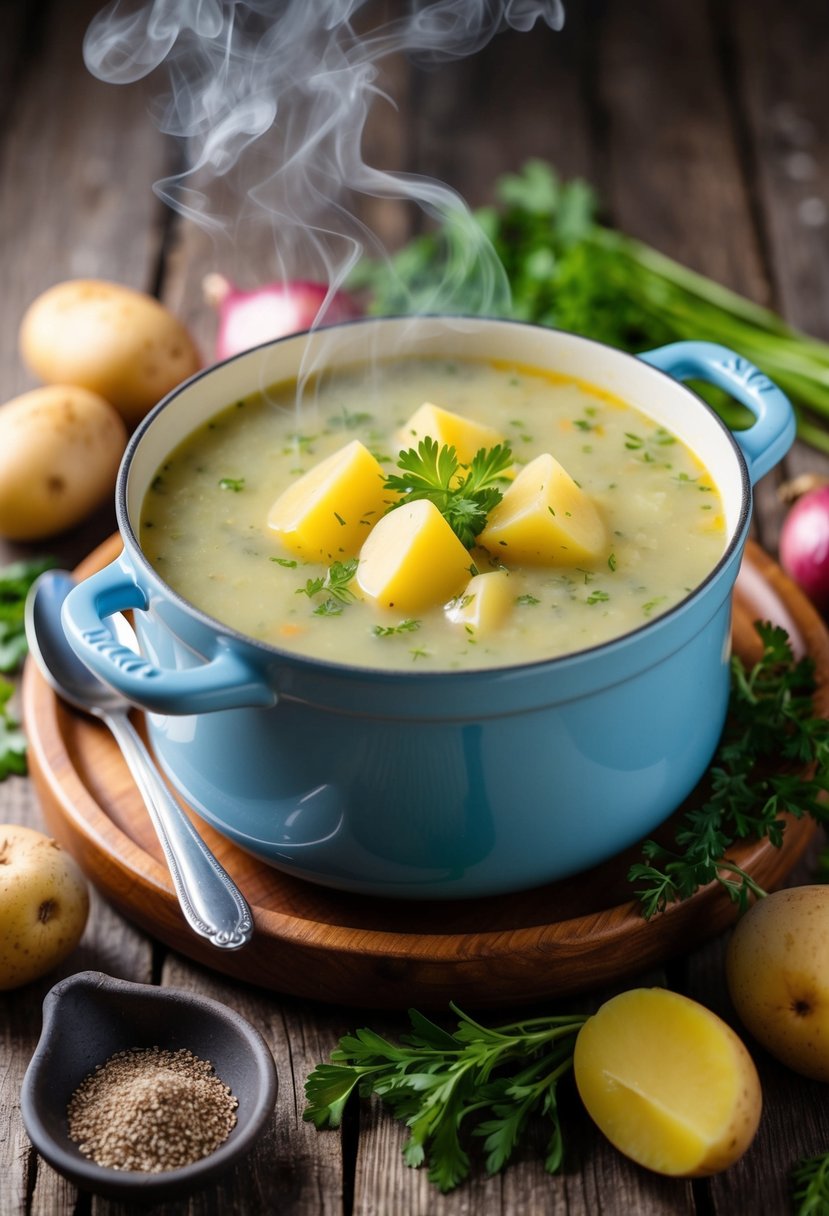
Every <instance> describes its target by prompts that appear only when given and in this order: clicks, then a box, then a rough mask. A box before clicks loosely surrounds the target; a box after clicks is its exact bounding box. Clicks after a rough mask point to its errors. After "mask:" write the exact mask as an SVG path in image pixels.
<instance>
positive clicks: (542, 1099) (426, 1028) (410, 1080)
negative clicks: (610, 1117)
mask: <svg viewBox="0 0 829 1216" xmlns="http://www.w3.org/2000/svg"><path fill="white" fill-rule="evenodd" d="M451 1007H452V1010H453V1011H454V1013H455V1014H456V1015H457V1017H458V1019H459V1020H458V1024H457V1027H456V1029H455V1031H454V1033H452V1034H450V1033H448V1032H447V1031H445V1030H443V1029H442V1028H441V1027H440V1026H437V1025H435V1023H434V1022H431V1021H430V1020H429V1019H427V1018H425V1017H424V1016H423V1015H422V1014H421V1013H418V1012H417V1010H414V1009H412V1010H410V1011H409V1020H410V1023H411V1028H412V1029H411V1033H410V1034H407V1035H405V1036H403V1037H402V1038H401V1041H400V1043H399V1044H395V1043H390V1042H389V1041H388V1040H387V1039H384V1038H382V1037H381V1036H380V1035H378V1034H376V1033H375V1032H374V1031H372V1030H358V1031H356V1033H355V1034H349V1035H345V1036H344V1037H343V1038H342V1039H340V1043H339V1046H338V1047H337V1048H336V1050H335V1051H334V1052H332V1054H331V1062H330V1063H328V1064H319V1065H317V1067H316V1068H315V1069H314V1071H313V1072H312V1073H311V1074H310V1076H309V1077H308V1079H307V1081H306V1083H305V1093H306V1097H307V1099H308V1105H307V1107H306V1109H305V1112H304V1115H303V1118H305V1119H306V1120H308V1121H309V1122H312V1123H313V1124H314V1125H315V1126H316V1127H318V1128H324V1127H338V1126H339V1124H340V1122H341V1120H342V1117H343V1111H344V1109H345V1105H346V1102H347V1101H348V1099H349V1097H350V1095H351V1094H352V1093H354V1092H357V1093H359V1094H361V1095H362V1096H363V1097H368V1096H369V1095H371V1094H377V1095H378V1096H379V1097H380V1098H382V1099H383V1101H384V1102H385V1103H386V1104H387V1105H388V1106H389V1107H390V1108H391V1110H392V1112H393V1113H394V1114H395V1116H396V1117H397V1118H399V1119H401V1120H402V1121H403V1122H404V1123H405V1124H406V1126H407V1127H408V1129H409V1138H408V1140H407V1141H406V1144H405V1145H404V1147H403V1156H404V1159H405V1161H406V1163H407V1165H410V1166H419V1165H421V1164H423V1163H424V1162H427V1163H428V1171H429V1179H430V1181H431V1182H433V1183H435V1185H436V1186H437V1187H439V1189H440V1190H441V1191H449V1190H452V1188H453V1187H456V1186H457V1185H458V1183H460V1182H462V1181H463V1179H464V1178H466V1176H467V1175H468V1173H469V1169H470V1160H469V1153H468V1145H469V1143H470V1140H469V1137H473V1136H474V1137H480V1138H481V1139H482V1140H483V1149H484V1154H485V1164H486V1169H487V1172H488V1173H490V1174H495V1173H498V1171H499V1170H501V1169H503V1167H504V1166H505V1165H506V1164H507V1162H508V1161H509V1159H510V1157H511V1156H512V1153H513V1150H514V1149H515V1147H516V1145H517V1144H518V1142H519V1141H520V1139H521V1137H522V1135H523V1133H524V1131H525V1129H526V1127H527V1123H528V1121H529V1119H530V1118H531V1117H532V1116H534V1115H541V1116H542V1118H545V1119H546V1120H547V1121H548V1124H549V1125H550V1136H549V1141H548V1145H547V1153H546V1159H545V1163H544V1164H545V1167H546V1169H547V1170H549V1171H550V1172H551V1173H554V1172H555V1171H556V1170H558V1169H560V1168H561V1164H562V1158H563V1143H562V1134H561V1126H560V1122H559V1116H558V1109H557V1101H556V1090H557V1086H558V1082H559V1080H560V1079H561V1077H562V1076H564V1075H565V1074H566V1073H567V1072H568V1070H569V1069H570V1067H571V1065H572V1058H573V1045H574V1042H575V1037H576V1035H577V1034H578V1031H579V1029H580V1028H581V1026H582V1024H583V1023H584V1021H585V1018H584V1017H582V1016H569V1017H541V1018H530V1019H527V1020H526V1021H521V1022H512V1023H509V1024H508V1025H505V1026H498V1027H496V1028H494V1029H488V1028H486V1027H484V1026H481V1025H480V1024H479V1023H478V1022H475V1021H473V1019H472V1018H470V1017H468V1016H467V1014H465V1013H462V1012H461V1010H460V1009H458V1008H457V1006H455V1005H452V1006H451Z"/></svg>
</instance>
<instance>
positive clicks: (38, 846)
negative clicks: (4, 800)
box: [0, 823, 89, 992]
mask: <svg viewBox="0 0 829 1216" xmlns="http://www.w3.org/2000/svg"><path fill="white" fill-rule="evenodd" d="M88 915H89V888H88V886H87V882H86V879H85V878H84V876H83V874H82V873H81V869H80V867H79V866H78V864H77V862H76V861H75V860H74V858H73V857H71V856H70V855H69V853H67V852H66V850H65V849H63V848H61V846H60V845H59V844H58V842H57V841H56V840H52V838H51V837H50V836H45V835H44V834H43V833H42V832H37V831H35V829H34V828H26V827H23V826H22V825H20V824H9V823H6V824H0V924H2V925H3V932H2V935H0V991H3V992H5V991H8V990H9V989H11V988H19V987H21V986H22V985H23V984H28V983H30V982H31V981H32V980H34V979H37V978H38V976H41V975H45V974H46V972H47V971H51V970H52V968H53V967H56V966H57V965H58V963H60V962H62V961H63V959H65V958H66V957H67V955H69V954H71V953H72V951H73V950H74V949H75V947H76V946H77V944H78V942H79V941H80V940H81V937H82V936H83V931H84V928H85V927H86V921H87V917H88Z"/></svg>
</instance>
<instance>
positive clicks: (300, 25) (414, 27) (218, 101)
mask: <svg viewBox="0 0 829 1216" xmlns="http://www.w3.org/2000/svg"><path fill="white" fill-rule="evenodd" d="M378 7H379V8H380V10H381V11H382V9H383V8H384V9H385V11H387V12H388V11H389V10H391V11H395V12H399V11H400V10H401V9H402V5H395V4H387V5H385V6H378V5H377V4H375V3H371V2H370V0H144V2H140V3H128V2H125V0H112V3H110V4H109V5H107V7H106V8H105V9H103V10H102V11H101V12H100V13H99V14H98V15H97V16H96V17H95V19H94V20H93V21H92V24H91V25H90V27H89V29H88V31H87V35H86V38H85V41H84V57H85V60H86V64H87V67H88V68H89V70H90V71H91V72H92V73H93V74H94V75H96V76H98V77H99V78H101V79H102V80H105V81H109V82H111V83H114V84H128V83H131V82H134V81H137V80H139V79H141V78H143V77H146V76H148V75H150V74H151V73H153V72H154V71H156V70H157V69H159V68H162V67H163V69H164V70H165V71H166V74H167V77H168V79H169V90H168V92H167V93H166V95H165V96H163V97H161V98H159V100H158V102H157V103H156V105H155V113H154V117H155V120H156V121H157V123H158V125H159V127H160V128H161V129H162V130H163V131H165V132H167V133H168V134H170V135H172V136H175V137H177V138H179V139H180V140H182V141H183V146H184V153H185V162H186V167H185V168H184V169H183V171H182V172H181V173H179V174H177V175H175V176H171V177H168V178H166V179H164V180H162V181H160V182H157V183H156V185H155V189H156V191H157V193H158V194H159V195H160V196H161V197H162V198H163V199H164V200H165V201H166V202H167V203H168V204H169V205H170V206H172V207H174V208H175V209H176V210H178V211H179V212H180V213H181V214H182V215H185V216H187V217H189V218H190V219H192V220H194V221H196V222H197V223H199V224H201V225H203V226H204V227H205V228H206V229H208V230H209V231H211V232H213V233H215V234H217V236H219V235H220V236H225V237H228V238H229V239H230V240H231V241H232V240H233V239H234V237H235V234H236V233H237V231H238V226H239V225H240V224H245V223H251V222H255V223H259V224H261V223H262V221H263V219H265V220H267V223H268V224H269V226H270V228H271V231H272V232H273V236H274V242H273V244H274V252H273V264H272V265H271V266H268V267H266V268H263V269H264V270H265V271H266V273H263V274H262V277H263V278H267V277H272V278H291V277H295V276H296V275H298V274H302V275H303V276H305V277H313V278H318V279H321V280H323V281H327V282H328V283H330V284H331V289H332V291H333V290H335V289H336V288H337V287H339V286H341V285H342V283H343V282H344V281H345V279H346V278H347V276H348V274H349V272H350V270H351V269H352V267H353V266H354V264H355V263H356V262H357V261H358V260H359V258H360V257H361V256H363V254H364V253H367V254H369V255H371V256H379V255H381V254H382V253H383V250H382V249H381V248H380V242H379V239H378V237H377V236H376V235H375V234H374V233H373V232H372V231H371V230H370V229H368V228H367V227H366V225H365V224H364V223H362V222H361V221H360V220H359V219H358V218H357V216H356V214H355V209H356V202H355V196H358V195H368V196H375V197H381V198H395V199H403V200H408V201H410V202H412V203H414V204H416V205H417V206H419V207H420V208H422V210H423V211H424V212H425V213H426V214H427V215H428V216H430V217H432V218H434V219H436V220H439V221H446V220H447V219H450V218H451V220H452V224H451V228H452V232H453V239H451V240H450V242H449V244H448V247H447V251H446V259H445V263H444V265H443V267H442V268H441V270H440V273H439V275H438V277H437V278H436V282H435V297H434V306H433V308H434V310H438V309H439V310H444V311H452V310H453V300H454V298H455V297H456V293H457V291H458V288H459V286H460V284H461V283H465V284H466V290H465V295H464V303H465V306H466V307H467V309H468V306H469V280H470V278H472V279H473V280H474V283H475V286H476V289H477V290H476V295H477V296H478V299H479V303H478V309H477V311H479V312H481V313H486V312H489V313H497V312H501V313H503V312H504V311H505V310H506V308H507V307H508V303H509V289H508V285H507V282H506V278H505V275H504V272H503V268H502V267H501V264H500V262H499V261H498V258H497V256H496V254H495V252H494V250H493V249H492V247H491V246H490V245H489V243H488V241H487V240H486V238H485V237H483V235H482V234H481V232H480V230H479V228H478V226H477V225H476V224H475V223H474V222H473V220H472V218H471V216H470V214H469V212H468V209H467V208H466V205H465V204H464V202H463V200H462V199H461V198H460V197H459V196H458V194H457V193H456V192H454V191H453V190H452V189H450V188H449V187H448V186H446V185H443V184H441V183H440V182H437V181H433V180H431V179H429V178H425V177H419V176H415V175H411V174H405V173H398V172H391V171H388V170H385V169H382V168H377V167H373V166H371V165H369V164H367V163H366V162H365V160H364V159H363V156H362V151H361V141H362V135H363V131H364V128H365V124H366V119H367V116H368V112H369V109H370V107H371V105H372V103H373V102H374V101H375V100H376V99H377V98H378V97H382V98H383V99H384V101H385V102H386V103H387V102H388V101H389V99H388V98H387V97H385V95H384V94H383V93H382V89H381V86H380V83H379V66H378V65H379V64H380V63H381V61H382V60H383V59H385V58H386V57H387V56H389V55H392V54H396V53H400V52H402V53H405V54H408V55H413V56H417V57H419V58H422V59H425V60H426V61H433V62H434V61H441V60H447V59H454V58H460V57H463V56H466V55H469V54H472V53H474V52H476V51H478V50H480V49H481V48H482V47H484V46H485V45H486V44H487V43H488V42H489V41H490V40H491V39H492V38H493V37H494V36H495V35H496V34H497V33H498V32H499V31H500V30H503V29H506V28H512V29H515V30H523V31H527V30H530V29H531V28H532V27H533V25H534V24H535V23H536V21H537V20H542V21H544V22H546V24H547V25H548V26H550V27H551V28H553V29H559V28H561V25H562V24H563V19H564V14H563V10H562V6H561V3H560V0H431V2H426V0H420V2H419V3H415V4H414V5H413V6H411V8H410V9H409V10H408V12H407V15H405V16H400V17H394V18H393V19H391V20H388V21H385V22H383V23H380V24H377V25H373V26H372V25H370V23H369V21H370V17H371V14H372V13H375V12H377V11H378Z"/></svg>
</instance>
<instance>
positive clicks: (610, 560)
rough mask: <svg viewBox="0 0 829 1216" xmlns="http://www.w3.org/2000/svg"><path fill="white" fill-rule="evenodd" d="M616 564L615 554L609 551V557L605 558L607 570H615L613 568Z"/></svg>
mask: <svg viewBox="0 0 829 1216" xmlns="http://www.w3.org/2000/svg"><path fill="white" fill-rule="evenodd" d="M616 565H617V562H616V554H615V553H611V554H610V557H608V559H607V568H608V570H615V569H616Z"/></svg>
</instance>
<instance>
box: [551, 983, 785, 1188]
mask: <svg viewBox="0 0 829 1216" xmlns="http://www.w3.org/2000/svg"><path fill="white" fill-rule="evenodd" d="M573 1066H574V1072H575V1078H576V1085H577V1087H578V1091H579V1094H580V1095H581V1099H582V1101H583V1102H584V1105H585V1106H586V1108H587V1111H588V1113H589V1115H590V1117H591V1118H592V1119H593V1121H594V1122H595V1123H596V1124H597V1125H598V1127H599V1128H600V1129H601V1131H602V1132H604V1134H605V1135H606V1136H607V1138H608V1140H610V1142H611V1143H612V1144H614V1145H615V1146H616V1148H618V1149H619V1151H620V1152H622V1153H624V1154H625V1155H626V1156H627V1157H630V1158H632V1159H633V1160H634V1161H636V1162H638V1164H639V1165H644V1166H646V1167H647V1168H648V1169H651V1170H655V1171H656V1172H657V1173H660V1174H669V1175H671V1176H673V1177H695V1176H700V1175H705V1174H713V1173H716V1172H718V1171H719V1170H724V1169H726V1168H727V1167H728V1166H730V1165H733V1163H734V1162H735V1161H736V1160H737V1159H738V1158H739V1157H741V1156H742V1155H743V1153H744V1152H745V1151H746V1149H747V1148H748V1146H749V1144H750V1143H751V1141H752V1139H753V1138H754V1133H755V1132H756V1131H757V1125H758V1123H759V1121H760V1112H761V1109H762V1094H761V1090H760V1081H759V1079H758V1076H757V1070H756V1069H755V1067H754V1063H753V1062H752V1059H751V1056H750V1055H749V1054H748V1051H747V1050H746V1048H745V1046H744V1045H743V1043H742V1042H741V1040H740V1039H739V1038H738V1037H737V1035H736V1034H735V1033H734V1031H733V1030H732V1029H731V1027H730V1026H728V1025H726V1023H725V1022H723V1021H722V1020H721V1019H720V1018H718V1017H717V1015H716V1014H714V1013H712V1012H711V1011H710V1010H709V1009H706V1008H705V1007H704V1006H703V1005H700V1004H698V1003H697V1002H696V1001H692V1000H690V999H689V998H688V997H685V996H681V995H680V994H679V993H677V992H670V991H668V989H665V988H634V989H631V990H630V991H628V992H622V993H620V994H619V995H618V996H615V997H612V998H611V1000H609V1001H607V1002H605V1004H604V1005H602V1006H601V1008H600V1009H599V1011H598V1012H597V1013H596V1014H594V1016H593V1017H591V1018H588V1019H587V1021H586V1022H585V1024H584V1026H583V1027H582V1028H581V1030H580V1031H579V1036H578V1038H577V1040H576V1047H575V1053H574V1060H573Z"/></svg>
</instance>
